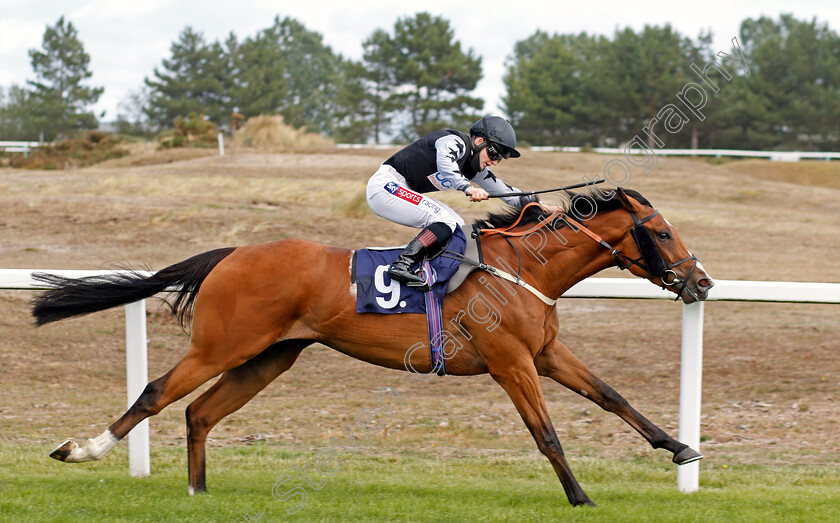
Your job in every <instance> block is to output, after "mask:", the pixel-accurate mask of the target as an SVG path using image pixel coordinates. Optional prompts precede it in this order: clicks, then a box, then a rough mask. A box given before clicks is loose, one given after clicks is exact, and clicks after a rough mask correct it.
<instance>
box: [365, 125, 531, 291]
mask: <svg viewBox="0 0 840 523" xmlns="http://www.w3.org/2000/svg"><path fill="white" fill-rule="evenodd" d="M519 156H520V155H519V151H517V150H516V133H515V132H514V130H513V127H512V126H511V125H510V122H508V121H507V120H505V119H504V118H502V117H500V116H488V117H485V118H482V119H481V120H479V121H477V122H476V123H475V124H473V126H472V127H470V134H469V135H467V134H466V133H463V132H461V131H456V130H454V129H444V130H442V131H435V132H433V133H430V134H427V135H426V136H424V137H422V138H420V139H419V140H417V141H416V142H414V143H412V144H411V145H409V146H407V147H405V148H404V149H402V150H400V151H398V152H397V153H396V154H394V155H393V156H391V157H390V158H388V159H387V160H385V163H383V164H382V165H381V166H380V167H379V169H378V170H377V171H376V173H374V175H373V176H371V177H370V180H369V181H368V185H367V202H368V205H370V208H371V210H373V212H374V213H375V214H377V215H378V216H381V217H383V218H385V219H386V220H390V221H392V222H395V223H399V224H402V225H407V226H409V227H416V228H420V227H423V230H422V231H421V232H420V234H418V235H417V237H416V238H414V239H413V240H411V242H409V244H408V245H406V246H405V249H404V250H403V252H402V253H401V254H400V256H399V259H397V261H395V262H394V263H393V264H391V267H390V268H389V270H388V277H389V278H391V279H394V280H398V281H401V282H406V283H417V284H422V283H423V278H421V277H420V276H418V275H416V274H415V273H414V272H412V270H411V267H412V265H413V264H414V263H416V262H419V261H422V259H423V258H424V257H425V256H427V255H429V254H432V253H434V252H435V251H436V250H437V249H438V248H439V247H441V246H443V245H445V244H446V242H447V241H448V240H449V238H450V237H451V236H452V233H453V232H454V231H455V226H456V225H464V220H463V219H462V218H461V217H460V216H458V214H457V213H456V212H455V211H454V210H452V208H450V207H449V206H448V205H446V204H444V203H441V202H439V201H437V200H435V199H433V198H429V197H428V196H423V195H422V194H419V193H428V192H432V191H446V190H452V189H454V190H458V191H463V193H464V194H466V195H467V196H469V198H470V200H471V201H473V202H478V201H481V200H486V199H487V198H488V197H489V195H490V194H504V193H509V192H518V191H519V189H517V188H516V187H512V186H510V185H508V184H506V183H504V182H502V181H501V180H499V179H498V178H496V176H495V175H494V174H493V173H492V172H491V171H490V169H488V167H490V166H495V165H497V164H498V163H499V162H500V161H502V160H503V159H507V158H518V157H519ZM470 182H475V183H476V184H478V187H475V186H473V185H472V184H471V183H470ZM502 199H503V201H504V202H505V203H507V204H509V205H524V203H526V202H529V201H534V200H535V199H536V198H535V197H533V196H517V197H508V198H502Z"/></svg>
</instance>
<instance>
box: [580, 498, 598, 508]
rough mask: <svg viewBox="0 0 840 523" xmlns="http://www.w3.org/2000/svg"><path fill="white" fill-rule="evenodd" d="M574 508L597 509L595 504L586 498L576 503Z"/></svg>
mask: <svg viewBox="0 0 840 523" xmlns="http://www.w3.org/2000/svg"><path fill="white" fill-rule="evenodd" d="M574 506H576V507H597V506H598V505H596V504H595V502H594V501H592V500H591V499H589V498H586V499H584V500H582V501H578V502H577V503H575V504H574Z"/></svg>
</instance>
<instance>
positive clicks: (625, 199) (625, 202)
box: [615, 187, 644, 212]
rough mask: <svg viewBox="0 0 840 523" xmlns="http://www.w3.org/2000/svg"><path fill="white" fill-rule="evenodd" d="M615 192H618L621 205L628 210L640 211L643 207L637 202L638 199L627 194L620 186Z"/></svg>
mask: <svg viewBox="0 0 840 523" xmlns="http://www.w3.org/2000/svg"><path fill="white" fill-rule="evenodd" d="M615 192H616V194H618V199H619V201H620V202H621V205H622V206H623V207H624V208H625V209H627V210H628V211H630V212H640V211H642V209H644V205H642V204H641V203H639V201H638V200H636V199H635V198H633V197H632V196H630V195H628V194H627V193H626V192H625V191H624V189H622V188H621V187H619V188H617V189H616V190H615Z"/></svg>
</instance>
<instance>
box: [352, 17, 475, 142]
mask: <svg viewBox="0 0 840 523" xmlns="http://www.w3.org/2000/svg"><path fill="white" fill-rule="evenodd" d="M374 41H376V45H377V46H378V50H377V52H378V53H386V54H384V55H382V56H379V55H377V56H376V57H375V58H374V59H372V60H371V61H370V62H367V64H366V67H368V69H369V70H376V69H377V68H382V69H384V70H382V71H380V73H381V75H382V76H381V79H382V81H383V82H390V83H391V84H390V85H387V93H388V94H387V98H381V100H385V99H387V100H388V103H389V108H391V107H400V110H399V112H397V113H394V112H392V114H391V118H395V117H399V116H403V115H402V114H399V113H400V112H402V113H404V116H405V117H406V119H407V120H408V121H409V123H408V125H407V126H406V127H405V128H404V129H403V132H402V138H404V139H407V140H411V139H414V138H417V137H418V136H421V135H423V134H425V133H428V132H431V131H433V130H435V129H439V128H442V127H464V126H465V125H468V124H469V123H472V121H473V120H475V119H476V118H477V117H478V115H477V114H476V112H475V111H476V110H479V109H481V108H482V107H483V106H484V101H483V100H481V99H480V98H476V97H473V96H470V93H471V92H472V91H473V90H475V87H476V85H477V84H478V81H479V80H480V79H481V58H480V57H477V56H475V55H474V54H473V51H472V50H469V51H467V52H464V51H462V50H461V44H460V42H458V41H455V40H454V32H453V31H452V29H451V27H450V25H449V22H448V21H447V20H445V19H444V18H442V17H437V16H432V15H430V14H429V13H418V14H417V15H415V16H414V17H406V18H402V19H399V20H397V22H396V24H395V25H394V34H393V36H389V37H388V38H387V39H384V40H383V37H382V33H374V35H372V36H371V37H370V38H369V39H368V42H374ZM371 56H373V55H371ZM382 86H383V87H386V86H385V85H384V84H382ZM391 104H393V105H391Z"/></svg>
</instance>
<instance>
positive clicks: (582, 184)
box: [489, 180, 606, 198]
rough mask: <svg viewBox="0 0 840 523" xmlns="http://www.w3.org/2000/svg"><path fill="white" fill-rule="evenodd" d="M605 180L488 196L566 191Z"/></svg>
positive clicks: (498, 196)
mask: <svg viewBox="0 0 840 523" xmlns="http://www.w3.org/2000/svg"><path fill="white" fill-rule="evenodd" d="M605 181H606V180H595V181H594V182H584V183H576V184H574V185H567V186H565V187H558V188H556V189H544V190H542V191H528V192H509V193H504V194H491V195H490V196H489V197H490V198H506V197H508V196H529V195H531V194H542V193H545V192H556V191H567V190H569V189H579V188H581V187H587V186H589V185H595V184H596V183H604V182H605Z"/></svg>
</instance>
